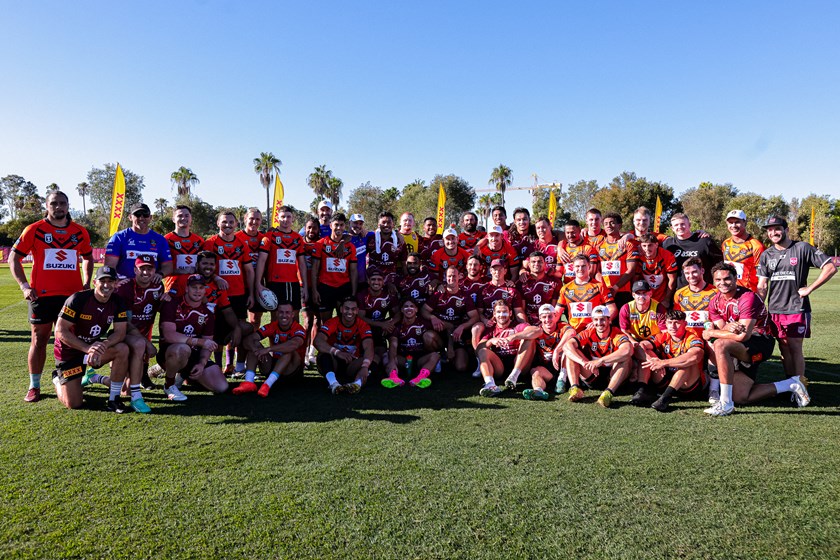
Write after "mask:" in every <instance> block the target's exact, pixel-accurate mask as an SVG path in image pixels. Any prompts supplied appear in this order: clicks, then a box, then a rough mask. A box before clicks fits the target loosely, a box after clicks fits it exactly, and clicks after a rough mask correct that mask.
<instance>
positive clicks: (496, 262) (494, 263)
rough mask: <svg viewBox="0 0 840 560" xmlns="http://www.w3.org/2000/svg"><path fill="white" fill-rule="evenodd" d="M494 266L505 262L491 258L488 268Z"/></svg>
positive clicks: (502, 264) (503, 264)
mask: <svg viewBox="0 0 840 560" xmlns="http://www.w3.org/2000/svg"><path fill="white" fill-rule="evenodd" d="M494 266H505V263H503V262H502V259H493V260H492V261H490V268H493V267H494Z"/></svg>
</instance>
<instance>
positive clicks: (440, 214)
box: [437, 183, 446, 234]
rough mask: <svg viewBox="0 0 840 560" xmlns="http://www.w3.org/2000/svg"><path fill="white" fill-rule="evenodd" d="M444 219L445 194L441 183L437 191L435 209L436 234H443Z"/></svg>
mask: <svg viewBox="0 0 840 560" xmlns="http://www.w3.org/2000/svg"><path fill="white" fill-rule="evenodd" d="M444 218H446V192H444V190H443V183H441V184H440V188H439V190H438V207H437V226H438V229H437V232H438V234H441V233H443V229H444V228H445V227H446V222H445V220H444Z"/></svg>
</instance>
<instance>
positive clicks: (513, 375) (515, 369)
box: [508, 368, 522, 383]
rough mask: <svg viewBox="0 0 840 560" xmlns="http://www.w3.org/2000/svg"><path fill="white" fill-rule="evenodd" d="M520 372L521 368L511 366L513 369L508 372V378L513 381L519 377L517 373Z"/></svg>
mask: <svg viewBox="0 0 840 560" xmlns="http://www.w3.org/2000/svg"><path fill="white" fill-rule="evenodd" d="M520 373H522V370H521V369H519V368H513V371H511V372H510V375H508V379H510V380H511V381H513V382H514V383H515V382H516V381H517V380H518V379H519V374H520Z"/></svg>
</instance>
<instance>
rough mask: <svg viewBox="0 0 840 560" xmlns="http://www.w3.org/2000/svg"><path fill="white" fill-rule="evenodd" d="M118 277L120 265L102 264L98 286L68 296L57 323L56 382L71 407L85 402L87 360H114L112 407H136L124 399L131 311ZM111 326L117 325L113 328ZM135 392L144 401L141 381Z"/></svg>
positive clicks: (117, 409)
mask: <svg viewBox="0 0 840 560" xmlns="http://www.w3.org/2000/svg"><path fill="white" fill-rule="evenodd" d="M116 281H117V271H116V270H115V269H114V268H112V267H110V266H102V267H100V268H99V270H97V271H96V276H95V279H94V282H93V285H94V287H93V289H92V290H82V291H80V292H76V293H75V294H73V295H72V296H70V297H69V298H67V301H65V302H64V306H63V307H62V308H61V313H60V314H59V316H58V320H57V321H56V323H55V371H53V384H54V385H55V393H56V396H57V397H58V400H59V401H60V402H61V404H63V405H64V406H65V407H67V408H80V407H81V406H82V403H83V399H82V383H81V379H82V376H83V375H84V373H85V365H88V366H90V367H92V368H100V367H102V366H104V365H105V364H107V363H109V362H110V363H111V379H112V380H113V383H111V386H110V394H109V396H108V402H107V404H106V408H107V410H109V411H111V412H116V413H117V414H122V413H124V412H129V411H130V409H129V408H126V407H125V405H123V403H122V400H121V399H120V389H121V387H122V383H123V380H124V379H125V377H126V374H127V373H128V355H129V350H128V346H127V345H126V344H125V342H123V341H124V340H125V333H126V322H127V320H128V313H127V309H126V306H125V302H124V301H123V300H122V299H120V297H119V296H116V295H114V289H115V284H116ZM109 329H113V330H111V332H110V333H109V332H108V330H109ZM106 335H107V338H105V340H102V339H103V337H105V336H106ZM134 398H139V399H140V400H141V401H142V395H141V394H140V390H139V387H138V389H137V391H136V392H133V394H132V399H134Z"/></svg>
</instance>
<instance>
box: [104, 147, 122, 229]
mask: <svg viewBox="0 0 840 560" xmlns="http://www.w3.org/2000/svg"><path fill="white" fill-rule="evenodd" d="M123 214H125V175H124V174H123V170H122V167H120V164H119V163H118V164H117V174H116V177H114V193H113V194H112V195H111V226H110V228H109V230H108V231H109V233H108V235H109V236H112V235H114V234H115V233H117V230H119V229H120V222H121V221H122V218H123Z"/></svg>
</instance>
